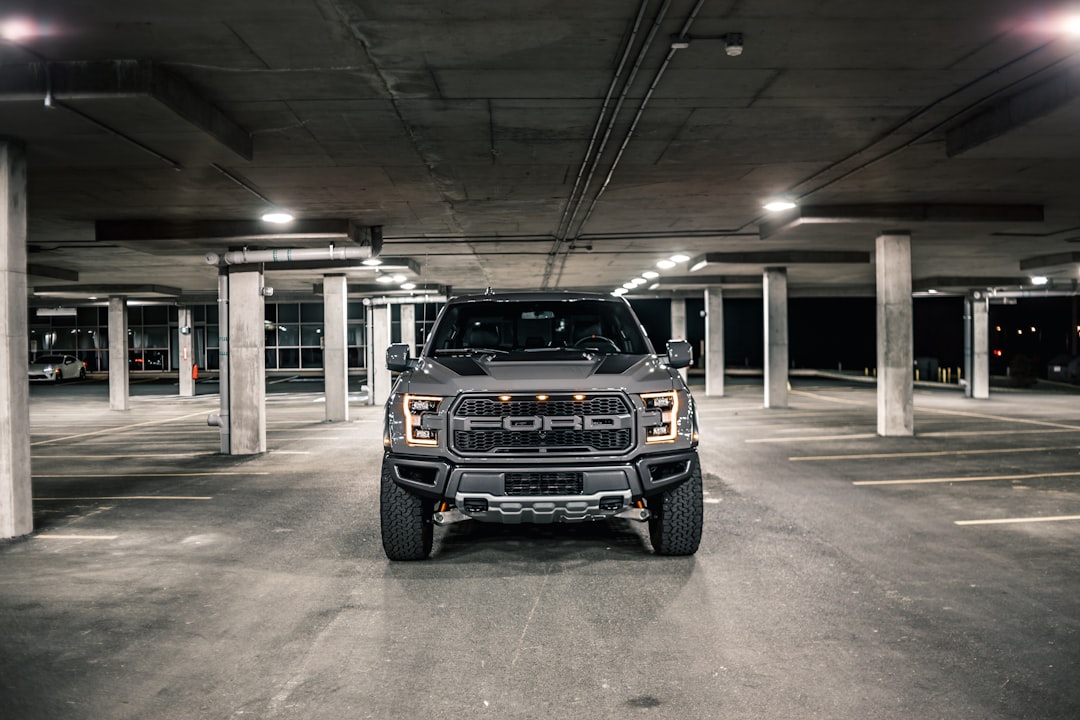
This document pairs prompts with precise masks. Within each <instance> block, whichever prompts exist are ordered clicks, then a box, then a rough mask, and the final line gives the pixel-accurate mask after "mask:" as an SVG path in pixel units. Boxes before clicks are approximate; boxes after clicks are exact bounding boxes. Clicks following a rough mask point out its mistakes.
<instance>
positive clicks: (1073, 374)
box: [1046, 355, 1080, 383]
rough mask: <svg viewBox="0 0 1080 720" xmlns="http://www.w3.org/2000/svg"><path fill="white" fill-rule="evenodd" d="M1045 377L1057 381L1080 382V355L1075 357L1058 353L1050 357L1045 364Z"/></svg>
mask: <svg viewBox="0 0 1080 720" xmlns="http://www.w3.org/2000/svg"><path fill="white" fill-rule="evenodd" d="M1046 377H1047V379H1049V380H1057V381H1058V382H1067V383H1076V382H1080V355H1077V356H1076V357H1069V356H1068V355H1058V356H1056V357H1053V358H1051V359H1050V362H1049V363H1048V364H1047V366H1046Z"/></svg>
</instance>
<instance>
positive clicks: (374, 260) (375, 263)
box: [360, 258, 382, 267]
mask: <svg viewBox="0 0 1080 720" xmlns="http://www.w3.org/2000/svg"><path fill="white" fill-rule="evenodd" d="M360 264H361V265H367V266H368V267H377V266H379V265H382V260H380V259H379V258H367V259H365V260H361V261H360Z"/></svg>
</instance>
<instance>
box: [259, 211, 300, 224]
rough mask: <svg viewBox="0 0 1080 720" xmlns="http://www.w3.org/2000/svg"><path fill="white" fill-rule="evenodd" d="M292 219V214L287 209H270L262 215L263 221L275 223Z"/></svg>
mask: <svg viewBox="0 0 1080 720" xmlns="http://www.w3.org/2000/svg"><path fill="white" fill-rule="evenodd" d="M293 219H294V218H293V214H292V213H291V212H289V211H288V210H271V211H270V212H265V213H263V215H262V221H263V222H268V223H274V224H275V225H284V224H285V223H290V222H292V221H293Z"/></svg>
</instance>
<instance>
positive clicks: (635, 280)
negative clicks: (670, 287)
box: [630, 277, 646, 286]
mask: <svg viewBox="0 0 1080 720" xmlns="http://www.w3.org/2000/svg"><path fill="white" fill-rule="evenodd" d="M630 282H632V283H634V285H635V286H637V285H644V284H645V282H646V281H645V278H643V277H636V278H631V279H630Z"/></svg>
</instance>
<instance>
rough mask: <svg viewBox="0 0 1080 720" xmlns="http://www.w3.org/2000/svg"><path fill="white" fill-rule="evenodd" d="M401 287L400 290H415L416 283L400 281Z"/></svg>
mask: <svg viewBox="0 0 1080 720" xmlns="http://www.w3.org/2000/svg"><path fill="white" fill-rule="evenodd" d="M401 289H402V290H415V289H416V283H411V282H407V283H401Z"/></svg>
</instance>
